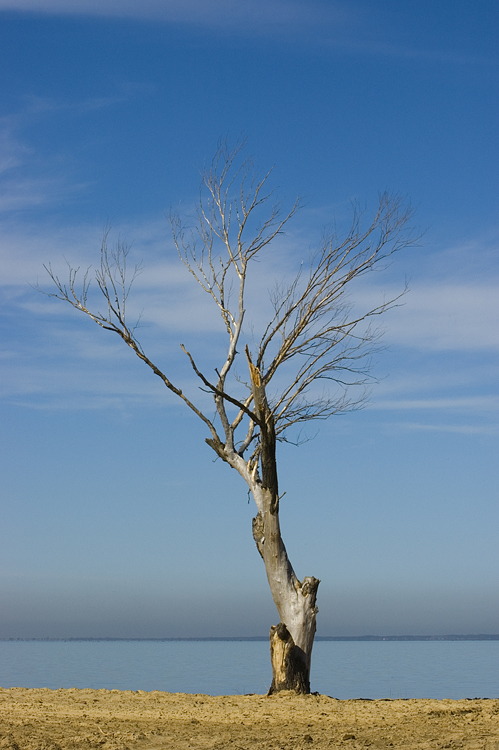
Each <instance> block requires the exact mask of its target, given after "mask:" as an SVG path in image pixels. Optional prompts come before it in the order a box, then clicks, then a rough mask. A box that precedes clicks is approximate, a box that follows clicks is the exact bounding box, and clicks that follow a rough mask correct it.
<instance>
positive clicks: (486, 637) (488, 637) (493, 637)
mask: <svg viewBox="0 0 499 750" xmlns="http://www.w3.org/2000/svg"><path fill="white" fill-rule="evenodd" d="M315 640H316V641H499V634H497V633H496V634H484V633H480V634H477V635H361V636H356V635H318V636H316V638H315ZM8 641H49V642H61V641H63V642H67V641H84V642H98V641H137V642H140V641H147V642H169V641H190V642H195V641H222V642H223V641H227V642H237V641H268V636H266V635H255V636H232V637H221V636H206V637H195V638H112V637H105V636H104V637H99V638H0V642H8Z"/></svg>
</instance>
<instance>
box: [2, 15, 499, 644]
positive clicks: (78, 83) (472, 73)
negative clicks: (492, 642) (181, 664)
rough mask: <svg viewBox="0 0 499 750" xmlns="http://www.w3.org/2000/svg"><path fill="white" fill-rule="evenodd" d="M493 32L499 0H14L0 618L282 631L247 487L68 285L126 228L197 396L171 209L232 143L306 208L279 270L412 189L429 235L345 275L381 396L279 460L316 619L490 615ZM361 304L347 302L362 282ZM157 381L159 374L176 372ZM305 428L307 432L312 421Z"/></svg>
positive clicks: (6, 150)
mask: <svg viewBox="0 0 499 750" xmlns="http://www.w3.org/2000/svg"><path fill="white" fill-rule="evenodd" d="M498 30H499V8H498V6H497V3H496V2H494V1H493V0H473V2H472V1H471V0H452V1H451V0H441V2H438V3H435V2H430V1H429V0H419V1H418V2H417V3H416V2H413V1H409V0H379V2H367V0H364V1H362V0H359V1H358V2H357V1H354V0H345V1H344V2H336V1H334V0H333V1H330V2H321V1H317V2H303V0H289V1H288V0H266V1H265V2H263V0H246V1H245V2H244V3H243V2H239V0H232V1H229V0H142V1H141V2H138V0H0V60H1V63H0V76H1V84H0V90H1V92H2V93H1V97H0V107H1V110H0V255H1V271H0V304H1V318H0V325H1V332H2V347H1V352H0V373H1V375H0V385H1V390H0V393H1V406H0V408H1V415H0V420H1V421H0V424H1V429H0V435H1V441H2V442H1V463H2V482H1V484H2V492H1V494H2V498H1V519H2V543H1V545H0V571H1V573H0V602H1V604H0V637H4V638H5V637H14V638H15V637H71V636H73V637H78V636H82V637H85V636H93V637H98V636H103V637H113V636H115V637H127V636H130V637H141V636H142V637H175V636H196V635H206V636H230V635H262V634H265V633H266V632H268V629H269V627H270V626H271V625H272V624H276V622H277V615H276V613H275V609H274V605H273V603H272V600H271V597H270V594H269V592H268V586H267V582H266V578H265V572H264V568H263V564H262V562H261V560H260V557H259V555H258V553H257V550H256V548H255V545H254V543H253V540H252V536H251V519H252V516H253V515H254V508H253V507H252V503H249V502H248V496H247V491H246V488H245V486H244V485H243V483H242V480H241V479H240V478H239V477H238V476H237V475H236V474H234V472H231V471H230V469H229V468H228V466H226V465H221V462H214V461H213V454H212V452H211V451H210V449H209V448H208V447H207V446H206V445H205V443H204V438H205V437H206V430H205V429H204V427H203V425H202V424H201V423H200V422H196V420H195V417H194V416H193V415H191V414H190V413H187V411H186V410H185V409H183V408H182V405H180V404H177V403H175V401H174V399H173V398H172V397H171V396H170V395H169V394H168V393H166V392H165V390H164V389H162V388H161V384H160V382H159V380H158V379H157V378H155V376H154V375H153V374H152V373H151V372H150V371H149V370H148V369H147V368H146V367H145V366H144V365H143V364H142V363H141V362H139V361H138V360H137V358H136V357H135V356H134V355H133V353H132V352H131V351H130V350H128V349H127V348H126V347H125V346H124V345H120V342H119V341H118V340H114V339H113V337H112V336H111V334H108V333H107V332H106V331H102V330H100V329H98V328H97V326H95V325H93V324H92V323H91V321H89V320H87V319H85V318H84V316H79V315H78V314H77V313H76V312H74V311H72V310H71V309H70V308H69V306H67V305H63V304H62V303H57V301H54V300H52V299H50V298H47V297H44V296H42V295H40V294H39V293H38V292H36V291H35V290H34V289H33V286H30V285H36V283H37V281H39V282H40V284H41V285H42V286H44V287H45V288H47V289H48V290H50V285H49V283H48V279H47V278H46V275H45V272H44V270H43V264H44V263H45V264H47V263H48V262H51V263H52V264H53V266H54V268H55V269H56V270H57V271H58V272H60V273H61V275H63V274H64V272H65V261H64V259H65V258H66V259H67V260H68V261H69V262H71V263H73V264H75V265H81V267H82V268H86V267H87V266H89V265H91V264H95V263H96V262H97V261H98V258H99V249H100V241H101V238H102V234H103V231H104V228H105V227H108V226H111V227H112V230H111V234H110V242H111V244H112V243H113V242H116V241H117V240H118V238H122V239H124V240H126V241H127V242H129V243H130V244H131V248H132V250H131V253H132V256H133V259H135V260H137V261H142V262H143V266H144V272H143V273H142V275H141V276H140V277H139V278H138V280H137V284H136V288H135V291H134V293H133V295H132V303H131V304H132V305H134V306H135V309H136V310H137V311H140V310H141V309H143V317H142V324H143V328H142V330H141V331H140V336H139V339H140V340H141V341H142V343H143V344H144V347H145V349H146V351H147V352H151V354H152V355H154V357H155V358H156V359H157V361H158V364H159V365H160V366H163V368H164V369H165V371H166V372H167V373H170V372H171V373H173V376H174V378H175V379H176V381H175V382H177V384H178V385H179V386H180V387H183V388H184V387H185V388H187V389H189V388H190V389H192V392H193V393H194V394H195V395H196V397H199V398H200V399H204V398H205V397H204V396H203V394H202V393H201V392H199V391H197V390H196V389H195V385H194V382H193V376H192V373H191V371H190V370H189V367H188V366H187V363H186V362H185V361H184V359H183V358H182V355H181V352H180V349H179V344H180V343H185V344H186V345H187V346H188V348H189V349H190V350H191V351H192V352H198V353H199V356H200V357H201V358H202V362H203V365H204V366H205V367H206V370H207V371H213V369H214V368H215V367H217V366H220V359H219V357H217V352H218V351H219V346H220V340H219V338H218V334H217V322H216V319H215V317H214V316H213V312H212V311H211V309H210V306H209V303H208V301H207V300H205V299H204V298H203V295H202V293H201V292H200V291H199V290H198V289H197V288H196V287H195V286H193V280H192V278H191V277H190V276H189V274H188V273H187V272H186V271H185V269H184V268H183V266H182V265H181V264H180V263H179V261H178V258H177V256H176V253H175V250H174V246H173V243H172V239H171V235H170V230H169V226H168V222H167V221H166V218H165V214H166V213H168V210H169V208H170V206H174V207H177V206H179V207H180V211H181V213H184V214H186V215H189V213H192V212H193V210H194V205H195V202H196V200H197V197H198V188H199V174H198V171H197V170H198V169H199V168H200V167H202V166H203V164H204V163H205V162H206V161H207V160H209V159H210V157H211V156H212V154H213V153H214V150H215V148H216V145H217V141H218V139H219V138H220V137H225V136H227V137H228V138H229V139H230V140H232V141H234V140H236V139H237V138H238V137H240V136H243V137H246V139H247V152H248V153H250V154H252V155H253V156H254V160H255V164H256V168H257V169H259V170H260V171H261V172H262V173H263V172H265V171H267V170H268V169H269V168H270V167H271V166H274V172H273V174H272V178H271V179H272V185H273V186H275V187H276V190H277V193H278V195H279V197H280V198H281V200H282V201H283V205H285V206H286V205H288V206H289V205H291V204H292V203H293V201H294V199H295V198H296V196H303V199H304V207H303V209H302V211H301V212H300V213H299V214H298V215H297V216H296V217H295V219H294V220H293V222H292V223H291V224H290V225H289V226H288V228H287V232H286V234H285V235H283V236H282V237H280V238H279V240H278V242H277V243H276V245H275V247H274V248H273V249H272V250H271V252H270V254H269V256H268V258H267V259H266V260H264V261H263V262H262V264H261V267H255V274H256V276H255V279H254V281H252V284H253V289H254V290H255V299H256V301H257V304H256V312H255V315H256V318H255V319H256V320H257V324H258V315H257V313H258V311H259V306H260V302H261V305H262V307H264V305H265V299H266V290H267V287H268V288H270V287H272V284H273V282H274V281H275V280H276V279H279V278H281V276H282V274H283V273H285V272H287V271H289V270H290V269H292V268H293V267H298V266H299V264H300V262H301V261H302V260H303V258H304V257H305V256H306V255H308V253H309V252H310V249H311V248H313V247H315V246H317V244H318V243H319V241H320V239H321V236H322V232H323V231H324V228H325V227H328V226H331V225H332V224H333V223H334V222H336V224H337V226H338V227H339V229H340V231H341V229H344V228H345V227H346V226H347V225H348V218H349V215H350V210H351V204H352V201H354V202H355V201H357V202H358V203H359V205H360V206H362V207H364V206H365V207H366V212H367V215H369V213H370V211H371V212H372V210H373V209H374V207H375V205H376V201H377V196H378V194H379V192H381V191H384V190H385V189H388V190H390V191H393V192H397V193H400V194H402V195H404V196H408V198H409V199H410V200H411V202H412V205H413V206H414V208H415V209H416V218H415V223H416V224H417V226H418V227H420V228H421V229H422V230H424V232H425V234H424V239H423V242H422V244H421V246H420V247H418V248H414V249H411V250H407V251H404V252H403V253H401V254H400V255H399V256H397V257H396V258H395V259H394V262H393V263H392V264H391V265H390V266H389V267H388V268H386V269H385V271H384V272H382V273H377V274H374V275H373V276H372V277H371V278H370V279H369V280H366V282H365V283H363V284H362V285H359V287H358V288H356V289H355V290H354V294H353V297H352V299H353V301H356V300H357V301H358V300H359V299H360V300H361V301H363V300H379V299H381V298H382V295H383V294H387V295H389V294H393V293H397V292H398V291H400V290H401V289H402V288H403V287H404V284H405V282H406V280H407V281H408V283H409V287H410V292H409V294H408V295H407V296H406V297H405V298H404V304H403V306H401V307H398V308H396V309H394V310H392V311H391V312H390V313H389V314H387V316H386V318H385V320H384V329H385V335H384V343H385V345H386V350H385V351H383V352H381V353H380V354H379V355H378V356H377V357H376V363H375V373H376V375H377V376H378V377H379V382H378V383H377V384H376V385H375V386H374V388H373V392H372V397H371V401H370V404H369V407H368V408H366V409H365V410H363V411H359V412H356V413H352V414H348V415H345V416H342V417H333V418H332V419H330V420H329V421H328V422H327V423H320V424H318V426H317V435H316V436H315V438H314V439H313V440H311V441H310V442H308V443H306V444H305V445H303V446H301V447H299V448H296V447H294V446H292V445H285V446H282V447H281V449H280V453H279V470H280V487H281V491H285V492H286V495H285V497H284V498H283V500H282V505H281V518H282V527H283V534H284V540H285V543H286V545H287V548H288V552H289V555H290V558H291V561H292V563H293V565H294V567H295V570H296V572H297V574H298V576H299V577H303V576H305V575H314V576H316V577H318V578H320V579H321V581H322V582H321V585H320V588H319V599H318V605H319V610H320V612H319V616H318V633H319V634H321V635H363V634H425V633H427V634H429V633H432V634H448V633H461V634H463V633H493V632H495V633H497V632H499V577H498V570H499V545H498V544H497V529H498V524H499V511H498V508H499V503H498V500H499V497H498V494H499V493H498V486H499V483H498V479H499V476H498V474H499V472H498V463H499V458H498V456H499V452H498V447H499V392H498V388H497V383H498V375H499V360H498V352H499V252H498V251H499V231H498V230H499V220H498V211H497V209H498V200H497V199H498V173H499V170H498V166H499V165H498V137H497V133H498V132H499V122H498V120H499V118H498V85H497V84H498V61H499V54H498V49H499V47H498V36H499V34H498ZM356 295H357V296H356ZM156 381H157V382H156ZM314 434H315V431H314V429H312V430H311V435H314Z"/></svg>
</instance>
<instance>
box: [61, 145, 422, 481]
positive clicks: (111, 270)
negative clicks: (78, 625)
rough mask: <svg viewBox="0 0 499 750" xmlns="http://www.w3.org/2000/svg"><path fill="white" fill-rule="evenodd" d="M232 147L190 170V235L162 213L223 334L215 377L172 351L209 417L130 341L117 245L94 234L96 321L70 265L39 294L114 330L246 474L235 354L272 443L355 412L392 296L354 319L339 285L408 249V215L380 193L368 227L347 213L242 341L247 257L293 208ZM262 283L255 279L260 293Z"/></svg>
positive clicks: (247, 408)
mask: <svg viewBox="0 0 499 750" xmlns="http://www.w3.org/2000/svg"><path fill="white" fill-rule="evenodd" d="M241 148H242V146H241V144H238V145H237V146H236V147H235V148H234V149H233V150H231V149H230V148H229V147H228V146H227V144H226V143H223V144H222V145H221V146H220V147H219V149H218V151H217V152H216V154H215V157H214V159H213V160H212V162H211V165H210V167H209V168H207V169H205V171H204V172H203V173H202V184H201V190H200V199H199V205H198V213H197V217H196V220H195V222H194V227H193V228H192V227H191V228H188V229H186V228H185V226H184V224H183V223H182V221H181V218H180V217H179V215H178V213H176V212H173V213H171V215H170V223H171V227H172V232H173V238H174V241H175V244H176V247H177V250H178V253H179V256H180V258H181V260H182V262H183V263H184V265H185V266H186V268H187V270H188V271H189V272H190V273H191V274H192V275H193V276H194V278H195V279H196V281H197V282H198V283H199V284H200V286H201V287H202V288H203V290H204V291H205V292H206V293H207V294H208V295H209V296H210V297H211V298H212V300H213V302H214V304H215V305H216V306H217V308H218V310H219V313H220V316H221V319H222V323H223V326H224V328H225V330H226V333H227V339H228V342H227V343H228V346H227V356H226V359H225V362H223V363H222V365H221V367H219V368H218V369H215V371H214V372H215V377H210V376H207V375H206V373H203V372H201V371H200V370H199V369H198V366H197V364H196V361H195V359H194V357H193V356H192V354H191V353H190V352H188V351H186V349H185V348H184V347H182V349H183V350H184V352H185V355H186V356H187V357H188V358H189V360H190V363H191V365H192V368H193V370H194V372H195V373H196V375H197V376H198V377H199V379H200V381H201V383H202V388H203V389H204V390H208V391H209V392H211V393H212V395H213V397H214V401H215V404H216V414H217V417H218V420H216V419H213V418H208V417H207V416H206V414H205V413H203V412H202V411H201V410H200V408H198V407H197V406H196V405H195V404H194V403H193V402H192V401H191V400H190V399H189V398H187V396H186V395H185V394H184V393H183V392H182V390H181V389H180V388H179V387H177V386H176V385H174V384H173V383H172V382H171V381H170V380H169V378H168V377H167V375H166V374H165V373H164V372H163V371H162V369H160V368H159V367H158V366H157V365H156V364H154V363H153V362H152V361H151V360H150V359H149V358H148V357H147V356H146V354H145V352H144V351H143V349H142V347H141V346H140V344H139V342H138V341H137V338H136V335H135V329H134V328H133V327H131V326H130V325H129V323H128V319H127V316H126V303H127V298H128V295H129V292H130V286H131V284H132V282H133V279H134V278H135V275H136V274H137V273H138V271H139V270H140V269H138V268H135V270H134V272H133V273H132V275H131V278H130V279H129V278H128V277H127V268H126V261H127V248H126V247H125V246H123V245H122V244H118V246H117V247H116V249H115V250H114V251H112V252H109V251H108V248H107V242H106V238H105V239H104V242H103V246H102V250H101V264H100V267H99V268H98V270H97V272H96V281H97V284H98V286H99V289H100V291H101V292H102V294H103V297H104V299H105V304H106V309H105V311H104V312H103V313H101V312H98V311H93V310H90V309H89V307H88V306H87V299H88V295H87V292H88V286H89V278H88V272H87V273H85V274H84V277H83V280H82V283H81V284H80V285H78V288H77V281H78V279H77V277H78V269H72V268H70V271H69V280H68V283H67V284H64V283H62V282H61V281H60V279H59V278H58V277H57V276H56V275H55V274H54V273H53V271H52V269H51V267H50V266H49V267H48V268H47V270H48V272H49V274H50V276H51V278H52V280H53V282H54V283H55V285H56V291H55V292H53V293H52V294H51V296H54V297H57V298H59V299H62V300H65V301H66V302H69V303H70V304H71V305H72V306H73V307H74V308H76V309H78V310H80V311H82V312H84V313H85V314H86V315H88V316H89V317H90V318H91V319H92V320H94V321H95V322H96V323H97V324H98V325H100V326H101V327H102V328H105V329H106V330H110V331H114V332H115V333H117V334H118V335H119V336H120V337H121V338H122V339H123V341H124V342H125V343H126V344H127V345H128V346H129V347H131V348H132V349H133V351H134V352H135V353H136V354H137V356H138V357H140V359H142V360H143V361H144V362H145V363H146V364H147V365H148V366H149V367H150V368H151V369H152V370H153V372H154V373H155V374H156V375H158V376H159V377H160V378H161V380H162V381H163V382H164V384H165V385H166V387H167V388H169V389H170V390H171V391H172V392H173V393H175V394H176V395H177V396H178V397H179V398H180V399H182V400H183V401H184V402H185V403H186V405H187V406H189V408H190V409H192V410H193V411H194V412H195V413H196V414H197V415H198V416H199V417H200V418H201V419H202V420H203V421H204V423H205V424H206V425H207V427H208V428H209V430H210V432H211V438H210V439H209V440H208V442H209V444H210V445H211V446H212V447H213V448H214V449H215V450H216V452H217V453H218V454H219V455H221V456H222V457H225V456H227V455H228V453H235V454H237V455H238V456H239V457H240V458H243V457H244V456H245V454H246V453H247V451H248V450H249V449H250V450H249V453H250V455H249V457H247V458H246V459H245V461H246V462H247V466H248V468H249V469H250V470H253V469H254V467H255V466H256V465H257V464H258V460H259V458H260V455H261V437H262V428H263V425H262V417H261V413H262V412H261V410H260V411H259V410H257V409H256V407H255V404H254V398H255V392H254V388H252V384H251V382H248V383H245V382H244V379H241V378H240V377H233V376H234V371H235V367H234V363H235V362H236V359H237V358H238V356H239V357H241V356H243V358H244V355H242V352H243V351H244V350H245V351H246V358H247V360H248V365H249V367H250V373H251V372H252V373H253V375H255V373H257V377H258V378H259V387H260V389H261V392H262V393H263V394H264V396H265V398H266V399H267V402H266V404H267V409H268V412H267V417H266V419H268V418H269V416H270V418H271V420H272V421H273V425H274V431H275V436H276V438H277V439H281V440H285V439H286V436H287V435H288V434H289V432H288V431H289V428H290V427H292V426H293V425H301V424H302V423H305V422H308V421H310V420H315V419H326V418H327V417H329V416H331V415H332V414H335V413H338V412H344V411H347V410H350V409H353V408H356V407H358V406H359V405H360V404H361V403H362V402H363V401H364V399H365V394H364V393H361V395H360V396H359V395H358V390H356V391H355V393H356V394H357V395H353V392H352V390H351V386H359V385H360V386H362V385H365V384H367V383H368V381H369V376H370V355H371V354H372V353H373V351H374V350H375V348H376V345H377V339H378V333H377V331H376V329H375V328H373V327H372V326H371V321H372V320H373V319H374V318H375V316H378V315H381V314H382V313H384V312H385V311H386V310H388V309H389V308H390V307H392V306H393V305H394V304H396V301H397V299H398V297H396V298H395V299H393V298H392V299H390V300H388V301H383V302H382V303H381V304H379V305H378V306H376V307H373V308H372V309H368V310H367V311H362V312H360V313H356V312H355V309H356V308H353V307H351V305H350V304H349V301H348V298H347V292H348V291H349V288H350V286H351V285H350V282H352V281H353V280H355V279H358V278H359V277H361V276H362V275H364V274H366V273H367V272H368V271H370V270H372V269H373V268H374V267H375V266H377V265H379V264H382V262H383V261H385V260H386V259H387V258H388V257H389V256H390V255H392V254H393V253H395V252H396V251H398V250H399V249H401V248H403V247H406V246H407V245H409V244H414V241H415V238H414V236H413V235H412V233H411V231H410V229H408V220H409V219H410V216H411V210H410V208H408V207H407V205H406V204H405V203H404V201H403V200H401V199H400V198H399V197H397V196H390V195H388V194H383V195H382V196H381V197H380V199H379V204H378V207H377V210H376V213H375V215H374V216H373V218H372V219H371V220H370V221H369V222H368V223H366V222H365V221H364V219H365V217H364V216H363V215H362V213H361V212H359V211H358V210H357V209H355V207H354V210H353V217H352V221H351V225H350V228H349V231H348V232H347V233H346V236H343V237H342V238H340V239H338V238H337V237H336V235H329V236H324V237H323V240H322V243H321V245H320V247H319V249H318V250H317V252H316V253H314V254H311V255H310V258H309V260H308V263H307V264H306V265H304V264H302V265H301V266H300V268H299V270H298V272H297V273H296V275H295V277H294V279H293V280H292V281H291V282H290V283H288V284H287V285H277V286H275V287H274V289H273V291H272V292H271V303H272V312H271V314H270V316H269V320H268V322H267V324H266V325H265V327H264V329H263V332H261V335H260V336H259V338H258V337H257V338H256V340H255V339H254V338H252V339H248V338H246V339H245V338H244V337H245V331H244V329H243V323H244V322H245V313H246V305H247V302H249V303H251V300H247V299H246V297H247V289H246V287H247V282H248V279H249V275H250V273H252V274H254V277H255V276H256V278H258V274H260V273H261V271H260V270H259V267H258V264H256V263H255V260H256V259H258V258H260V259H261V258H263V257H264V253H265V251H266V250H267V249H268V246H269V245H270V244H271V243H272V241H273V240H275V238H276V237H277V236H278V235H280V234H282V233H283V230H284V228H285V226H286V224H287V223H288V222H289V221H290V220H291V219H292V217H293V216H294V215H295V213H296V212H297V211H298V210H299V208H300V206H299V202H298V201H297V202H296V203H295V204H294V205H293V207H292V208H291V210H289V211H283V210H282V208H281V206H280V205H279V204H278V203H275V202H274V198H273V194H272V192H271V191H269V189H268V182H269V179H268V178H269V174H270V173H268V174H267V175H265V176H264V177H263V178H262V179H256V178H255V177H254V176H253V170H252V164H251V162H250V161H249V160H245V161H241V153H240V152H241ZM262 215H263V219H262V218H261V217H262ZM252 261H253V263H252ZM263 284H265V279H262V282H261V284H260V286H261V285H263ZM248 344H249V346H248ZM251 368H253V369H251ZM253 375H252V379H253V381H254V378H253ZM229 376H230V377H229ZM253 384H254V383H253ZM234 407H235V409H234ZM257 412H258V413H259V414H260V417H259V416H258V414H257ZM236 433H237V438H236Z"/></svg>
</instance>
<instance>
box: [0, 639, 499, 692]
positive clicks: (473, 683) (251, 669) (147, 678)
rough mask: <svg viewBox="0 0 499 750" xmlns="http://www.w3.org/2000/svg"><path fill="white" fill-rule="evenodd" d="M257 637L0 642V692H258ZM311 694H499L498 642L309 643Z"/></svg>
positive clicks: (261, 669) (267, 672)
mask: <svg viewBox="0 0 499 750" xmlns="http://www.w3.org/2000/svg"><path fill="white" fill-rule="evenodd" d="M270 683H271V668H270V658H269V645H268V642H265V641H0V686H1V687H4V688H8V687H27V688H39V687H48V688H51V689H57V688H71V687H76V688H93V689H100V688H106V689H108V690H112V689H117V690H146V691H150V690H164V691H167V692H171V693H177V692H181V693H206V694H208V695H232V694H244V693H265V692H266V691H267V689H268V687H269V685H270ZM311 687H312V690H313V691H317V692H319V693H324V694H326V695H330V696H333V697H334V698H340V699H346V698H371V699H374V698H392V699H394V698H438V699H440V698H453V699H461V698H499V641H409V642H407V641H374V642H370V641H346V642H345V641H339V642H338V641H318V642H316V644H315V646H314V652H313V657H312V676H311Z"/></svg>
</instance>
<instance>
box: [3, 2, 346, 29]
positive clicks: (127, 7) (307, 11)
mask: <svg viewBox="0 0 499 750" xmlns="http://www.w3.org/2000/svg"><path fill="white" fill-rule="evenodd" d="M0 10H15V11H31V12H35V13H45V14H65V15H93V16H104V17H105V16H110V17H117V18H138V19H144V20H149V19H154V20H159V21H165V22H169V23H186V24H191V25H201V26H205V27H212V28H234V27H235V26H237V27H241V26H243V27H246V28H248V27H251V28H252V29H253V30H254V29H260V31H262V32H265V31H266V30H269V28H272V29H273V30H275V29H279V28H280V29H281V31H282V30H284V29H285V28H286V27H290V26H295V27H296V26H302V27H303V25H305V26H306V27H313V26H316V25H317V24H318V23H320V22H321V21H322V22H323V23H324V22H327V23H335V24H342V23H343V22H344V21H345V20H346V19H350V18H351V17H352V11H351V10H349V9H347V8H346V7H345V5H344V4H343V3H338V2H329V3H324V2H313V1H312V2H306V3H305V2H303V1H301V0H246V2H234V1H233V0H142V2H139V0H0Z"/></svg>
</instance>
